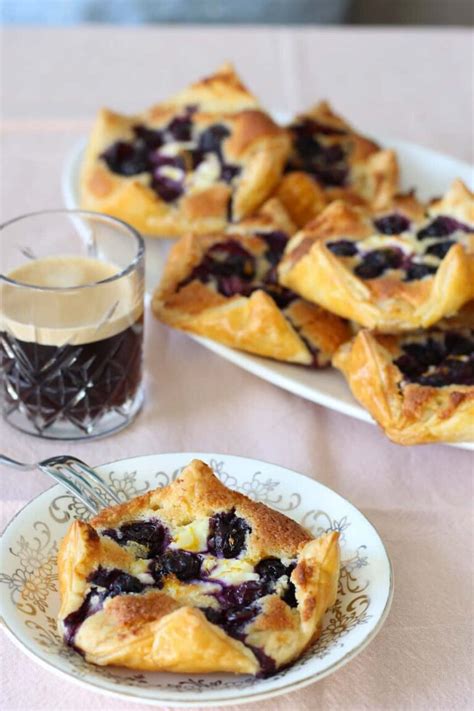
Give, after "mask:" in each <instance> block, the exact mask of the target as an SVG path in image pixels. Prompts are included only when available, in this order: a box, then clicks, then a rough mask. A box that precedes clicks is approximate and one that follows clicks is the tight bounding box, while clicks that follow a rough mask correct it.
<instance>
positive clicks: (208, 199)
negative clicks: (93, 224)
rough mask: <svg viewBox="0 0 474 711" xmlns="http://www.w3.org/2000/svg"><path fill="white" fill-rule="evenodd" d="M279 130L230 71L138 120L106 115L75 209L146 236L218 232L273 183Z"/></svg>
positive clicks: (282, 153) (280, 147)
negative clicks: (115, 221)
mask: <svg viewBox="0 0 474 711" xmlns="http://www.w3.org/2000/svg"><path fill="white" fill-rule="evenodd" d="M289 149H290V141H289V138H288V136H287V134H286V132H285V131H284V130H283V129H281V128H280V127H278V126H277V125H276V124H275V123H274V122H273V121H272V119H271V118H270V117H269V116H268V115H267V114H266V113H265V112H264V111H262V110H261V109H260V108H259V104H258V102H257V100H256V99H255V97H253V96H252V94H250V93H249V92H248V91H247V89H246V88H245V87H244V86H243V85H242V84H241V82H240V80H239V78H238V77H237V75H236V74H235V72H234V71H233V69H232V68H231V67H229V66H228V65H225V66H224V67H222V68H221V69H220V70H219V71H218V72H217V73H216V74H214V75H213V76H211V77H207V78H206V79H203V80H201V81H200V82H197V83H196V84H194V85H192V86H190V87H188V88H187V89H185V90H184V91H183V92H181V93H180V94H179V95H178V96H175V97H174V98H172V99H169V100H168V101H167V102H166V103H163V104H159V105H157V106H154V107H153V108H151V109H150V110H148V111H146V112H145V113H143V114H141V115H137V116H123V115H120V114H116V113H113V112H111V111H109V110H107V109H104V110H102V111H101V112H100V114H99V116H98V119H97V121H96V124H95V126H94V129H93V132H92V135H91V138H90V141H89V145H88V148H87V151H86V156H85V160H84V164H83V167H82V173H81V207H83V208H86V209H90V210H98V211H100V212H105V213H107V214H110V215H114V216H115V217H119V218H121V219H123V220H125V221H127V222H129V223H130V224H132V225H133V226H134V227H136V229H138V230H139V231H140V232H142V233H143V234H146V235H150V236H156V237H167V236H171V237H173V236H178V235H182V234H183V233H185V232H187V231H189V230H191V229H192V230H193V232H195V233H197V234H203V233H208V232H213V231H218V230H222V229H225V227H226V225H227V223H228V222H229V221H233V220H240V219H242V218H243V217H245V216H246V215H249V214H250V213H251V212H253V211H254V210H255V209H256V208H258V207H259V205H261V204H262V203H263V202H264V201H265V199H266V198H267V197H268V196H269V195H270V193H271V192H272V191H273V190H274V188H275V186H276V185H277V183H278V181H279V180H280V177H281V174H282V170H283V167H284V164H285V161H286V158H287V156H288V152H289Z"/></svg>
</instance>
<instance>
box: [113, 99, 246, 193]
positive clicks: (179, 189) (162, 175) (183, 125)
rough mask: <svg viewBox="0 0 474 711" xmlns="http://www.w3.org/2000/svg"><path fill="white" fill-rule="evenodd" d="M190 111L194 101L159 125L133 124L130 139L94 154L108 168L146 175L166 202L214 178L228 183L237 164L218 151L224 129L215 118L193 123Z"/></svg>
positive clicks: (193, 109)
mask: <svg viewBox="0 0 474 711" xmlns="http://www.w3.org/2000/svg"><path fill="white" fill-rule="evenodd" d="M196 111H197V106H188V107H186V109H185V110H184V112H183V113H182V114H180V115H178V116H175V117H174V118H173V119H172V120H171V121H170V122H169V123H168V124H167V125H166V126H165V127H164V128H161V129H154V128H149V127H147V126H144V125H143V124H138V125H136V126H134V127H133V133H134V136H133V138H132V139H131V140H128V141H117V142H116V143H113V144H112V145H111V146H109V148H107V149H106V150H105V151H104V152H103V153H102V154H101V156H100V158H101V159H102V160H103V161H105V163H106V164H107V167H108V168H109V170H111V171H112V172H113V173H117V174H119V175H123V176H127V177H130V176H133V175H140V174H148V180H149V185H150V187H151V188H153V190H154V191H155V192H156V193H157V195H159V197H160V198H161V199H162V200H164V201H165V202H169V203H172V202H175V201H176V200H177V199H178V198H179V197H181V195H183V194H184V193H185V192H188V191H192V190H200V189H204V188H207V187H209V186H211V185H213V184H214V183H216V182H219V181H222V182H225V183H227V184H229V185H231V186H232V185H233V182H234V179H235V178H237V177H238V175H239V173H240V171H241V168H240V166H238V165H234V164H231V163H227V162H226V160H225V158H224V155H223V151H222V143H223V141H224V140H225V139H226V138H227V137H228V136H230V130H229V128H228V127H227V126H224V124H220V123H215V124H211V125H210V126H208V127H207V128H205V129H202V128H200V127H198V126H197V125H196V124H195V123H194V122H193V115H194V114H195V113H196Z"/></svg>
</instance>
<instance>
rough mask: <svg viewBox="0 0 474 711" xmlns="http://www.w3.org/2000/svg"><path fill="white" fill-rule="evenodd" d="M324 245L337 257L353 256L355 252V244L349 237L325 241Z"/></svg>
mask: <svg viewBox="0 0 474 711" xmlns="http://www.w3.org/2000/svg"><path fill="white" fill-rule="evenodd" d="M326 247H327V248H328V249H329V250H330V251H331V252H332V253H333V254H335V255H336V256H337V257H354V256H355V255H356V254H357V251H358V250H357V244H356V243H355V242H352V241H351V240H349V239H339V240H337V242H327V243H326Z"/></svg>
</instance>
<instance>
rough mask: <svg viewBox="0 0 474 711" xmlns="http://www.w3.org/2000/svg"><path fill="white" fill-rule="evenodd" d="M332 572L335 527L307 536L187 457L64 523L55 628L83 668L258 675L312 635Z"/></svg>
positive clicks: (329, 600) (330, 589)
mask: <svg viewBox="0 0 474 711" xmlns="http://www.w3.org/2000/svg"><path fill="white" fill-rule="evenodd" d="M338 577H339V544H338V533H336V532H333V533H327V534H325V535H323V536H321V538H318V539H314V538H312V537H311V536H310V535H309V534H308V533H307V531H305V529H303V528H302V527H301V526H299V525H298V524H297V523H295V521H292V520H291V519H289V518H287V517H286V516H284V515H283V514H280V513H277V512H276V511H273V510H272V509H270V508H268V507H267V506H265V505H263V504H261V503H256V502H254V501H251V500H250V499H248V498H247V497H246V496H243V495H242V494H239V493H236V492H234V491H231V490H229V489H227V488H226V487H225V486H224V485H223V484H221V482H220V481H219V480H218V479H217V477H216V476H214V474H213V472H212V470H211V469H210V468H209V467H208V466H207V465H206V464H204V463H203V462H201V461H198V460H194V461H193V462H191V464H189V465H188V466H187V467H186V468H185V469H184V470H183V471H182V473H181V474H180V475H179V477H178V478H177V479H176V481H175V482H174V483H172V484H171V485H170V486H167V487H164V488H159V489H154V490H153V491H150V492H148V493H147V494H144V495H142V496H139V497H137V498H135V499H132V500H131V501H128V502H126V503H124V504H119V505H118V506H113V507H111V508H108V509H105V510H103V511H102V512H101V513H100V514H99V515H98V516H96V517H95V518H94V519H92V521H91V522H90V524H89V523H85V522H83V521H75V522H74V523H73V524H72V526H71V527H70V529H69V531H68V533H67V535H66V537H65V538H64V540H63V542H62V545H61V548H60V552H59V583H60V592H61V609H60V612H59V626H60V629H61V631H62V633H63V634H64V639H65V642H66V643H67V644H68V645H70V646H72V647H73V648H75V649H76V650H77V651H78V652H80V653H81V654H83V655H84V656H85V658H86V660H87V661H89V662H93V663H94V664H99V665H117V666H125V667H129V668H131V669H141V670H146V671H169V672H183V673H206V672H234V673H238V674H243V673H245V674H255V675H261V676H268V675H270V674H273V673H274V672H275V671H276V670H277V669H279V668H280V667H282V666H284V665H288V664H290V663H291V662H293V661H294V660H295V659H296V658H297V657H299V656H300V655H301V653H302V652H303V650H304V649H305V648H306V647H308V645H310V644H311V642H312V641H313V640H315V639H316V638H317V637H318V635H319V634H320V632H321V623H322V618H323V615H324V613H325V611H326V610H327V609H328V608H329V607H331V606H332V605H333V604H334V602H335V599H336V592H337V584H338Z"/></svg>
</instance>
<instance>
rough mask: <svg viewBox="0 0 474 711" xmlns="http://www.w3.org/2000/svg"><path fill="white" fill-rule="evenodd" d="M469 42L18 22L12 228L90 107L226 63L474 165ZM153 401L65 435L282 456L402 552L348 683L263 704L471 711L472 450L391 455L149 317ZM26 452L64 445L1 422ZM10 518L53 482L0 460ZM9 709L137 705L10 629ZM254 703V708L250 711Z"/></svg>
mask: <svg viewBox="0 0 474 711" xmlns="http://www.w3.org/2000/svg"><path fill="white" fill-rule="evenodd" d="M470 47H471V38H470V34H469V33H468V32H465V31H461V30H449V31H440V30H436V31H420V30H416V31H415V30H406V31H401V30H394V31H387V30H382V29H375V30H371V31H367V30H353V29H345V30H337V29H334V30H332V29H331V30H307V29H291V30H282V29H277V30H270V29H265V28H261V29H233V30H209V29H199V30H192V29H188V30H183V29H170V30H158V29H156V30H152V29H147V30H139V29H133V30H132V29H98V28H80V29H75V30H63V29H58V30H9V31H6V32H4V35H3V38H2V53H3V57H2V59H3V63H4V69H5V68H6V71H4V77H3V89H4V100H3V104H2V114H3V119H4V133H3V150H2V162H3V165H2V168H3V169H2V189H1V201H2V213H3V214H2V219H6V218H8V217H12V216H14V215H17V214H20V213H22V212H26V211H28V210H32V209H41V208H47V207H55V206H58V205H60V204H61V196H60V192H59V173H60V170H61V166H62V162H63V160H64V157H65V155H66V153H67V151H68V150H69V148H70V146H71V145H72V144H73V143H74V142H75V141H76V140H77V139H78V138H79V137H80V136H81V135H82V134H83V132H84V131H85V130H87V127H88V126H89V124H90V120H91V117H92V116H93V114H94V113H95V110H96V109H97V108H98V106H99V105H101V104H104V105H111V106H112V107H116V108H117V109H124V110H135V109H139V108H141V107H143V106H146V105H147V104H149V103H151V102H154V101H155V100H157V99H158V98H160V97H164V96H166V94H167V92H169V91H174V90H176V89H178V88H179V87H180V85H181V84H182V83H183V82H185V81H186V80H188V79H189V78H192V77H197V76H199V75H200V74H202V73H207V72H209V71H211V70H212V69H213V67H214V66H215V65H216V64H217V63H219V62H221V61H222V60H223V59H225V58H232V59H234V60H235V61H236V63H237V65H238V66H239V68H240V69H241V71H242V74H243V76H244V78H245V79H246V80H247V81H248V82H249V83H250V85H251V87H252V88H253V89H254V90H255V91H256V92H257V93H258V94H259V95H260V96H261V97H262V99H263V101H264V102H265V103H266V104H267V105H269V106H272V107H281V108H284V109H287V110H290V111H293V110H297V109H301V108H304V107H305V106H306V105H308V104H310V103H311V102H312V101H313V100H314V99H316V98H319V97H328V98H329V99H331V100H332V101H333V102H334V104H335V106H336V107H337V108H339V109H340V110H341V112H343V113H345V114H347V115H348V116H349V117H350V118H351V119H352V120H353V121H354V123H355V124H356V125H359V126H360V127H361V128H364V129H366V130H367V131H368V132H371V131H373V132H375V133H378V134H382V135H389V136H397V137H400V138H404V139H407V140H412V141H417V142H419V143H422V144H424V145H426V146H429V147H433V148H436V149H438V150H441V151H445V152H447V153H451V154H453V155H455V156H457V157H459V158H464V159H471V158H472V154H473V145H472V125H473V123H472V118H473V117H472V103H471V102H472V94H470V82H469V77H468V70H469V67H470V66H471V65H470V61H471V60H470ZM146 365H147V401H146V406H145V409H144V411H143V413H142V414H141V415H140V417H139V418H138V420H137V421H136V423H135V424H134V425H133V426H132V427H130V429H128V430H126V431H124V432H122V433H120V434H118V435H116V436H114V437H111V438H109V439H106V440H103V441H99V442H91V443H89V444H76V445H70V446H68V447H67V449H68V450H69V451H70V452H71V453H72V454H77V455H78V456H80V457H82V458H84V459H86V460H88V461H89V462H91V463H99V462H101V461H110V460H113V459H116V458H120V457H126V456H130V455H136V454H144V453H150V452H160V451H179V450H193V449H195V450H204V451H206V450H209V451H220V452H223V453H235V454H242V455H247V456H253V457H257V458H261V459H268V460H270V461H275V462H279V463H281V464H283V465H286V466H288V467H291V468H293V469H297V470H299V471H301V472H303V473H305V474H307V475H309V476H312V477H315V478H317V479H319V480H320V481H322V482H323V483H325V484H327V485H329V486H331V487H333V488H334V489H336V490H337V491H339V492H340V493H342V494H343V495H344V496H346V497H347V498H349V499H350V500H351V501H353V502H354V504H356V505H357V506H358V507H360V508H361V509H362V510H363V511H364V512H365V513H366V514H367V516H368V517H369V518H370V519H371V520H372V521H373V523H374V524H375V525H376V526H377V528H378V530H379V531H380V533H381V535H382V536H383V538H384V540H385V542H386V545H387V547H388V550H389V553H390V555H391V557H392V560H393V564H394V569H395V580H396V591H395V598H394V602H393V607H392V612H391V614H390V616H389V618H388V620H387V622H386V624H385V626H384V628H383V629H382V631H381V632H380V634H379V636H378V637H377V638H376V639H375V641H374V642H373V643H372V644H371V645H370V646H369V647H368V648H367V649H366V650H365V651H364V652H363V653H362V654H360V655H359V656H358V657H357V658H356V659H355V660H354V661H352V662H351V663H350V664H349V665H348V666H347V667H345V668H344V669H342V670H341V671H339V672H338V673H337V674H335V675H333V676H331V677H329V678H327V679H325V680H323V681H322V682H319V683H318V684H316V685H313V686H310V687H308V688H306V689H304V690H302V691H300V692H297V693H294V694H292V695H290V696H284V697H280V698H278V699H275V700H272V701H268V702H266V703H260V704H259V705H258V708H259V709H267V710H268V711H273V710H274V709H281V710H283V709H287V708H290V707H291V708H295V709H301V710H302V711H303V710H306V709H307V710H308V711H310V709H311V711H312V710H313V709H315V708H326V709H331V710H332V709H341V710H342V709H344V711H346V710H347V709H348V708H349V709H416V710H417V711H419V710H420V709H451V708H453V709H457V710H458V709H467V708H471V707H472V702H473V698H472V665H471V652H472V633H471V632H472V628H471V624H470V622H469V619H470V614H471V612H472V577H471V569H472V562H473V535H472V532H473V530H472V475H473V473H474V472H473V458H472V454H470V453H468V452H465V451H461V450H456V449H452V448H449V447H444V446H427V447H418V448H407V449H404V448H402V447H399V446H396V445H393V444H391V443H390V442H388V440H387V439H385V437H384V436H383V435H382V434H381V433H380V432H379V431H378V430H377V429H376V428H375V427H373V426H371V425H367V424H363V423H360V422H356V421H354V420H351V419H349V418H347V417H344V416H342V415H339V414H336V413H334V412H331V411H329V410H325V409H323V408H321V407H318V406H316V405H313V404H311V403H309V402H306V401H304V400H301V399H299V398H297V397H294V396H292V395H289V394H287V393H286V392H283V391H282V390H279V389H277V388H276V387H274V386H272V385H269V384H267V383H265V382H262V381H260V380H258V379H257V378H255V377H254V376H252V375H249V374H247V373H244V372H243V371H240V370H239V369H237V368H236V367H235V366H232V365H230V364H229V363H227V362H224V361H222V360H220V359H219V358H218V357H217V356H214V355H212V354H210V353H209V352H208V351H206V350H204V349H203V348H202V347H201V346H199V345H197V344H196V343H193V342H192V341H191V340H189V339H188V338H187V337H185V336H184V335H181V334H178V333H172V332H170V331H168V330H167V329H165V328H164V327H161V326H160V325H158V324H156V323H152V322H151V320H149V321H148V323H147V343H146ZM1 435H2V450H3V451H5V452H6V453H9V454H11V455H13V456H17V457H19V458H24V459H28V460H29V459H34V458H41V457H44V456H46V455H48V454H54V453H59V452H62V451H64V445H60V444H54V443H48V442H42V441H38V440H36V439H33V438H29V437H27V436H23V435H20V434H19V433H16V432H14V431H12V430H10V429H8V428H7V427H5V426H2V431H1ZM1 477H2V487H1V491H2V511H1V513H2V518H3V520H4V523H6V522H7V521H8V520H9V518H10V517H11V516H12V515H13V514H14V513H15V511H17V510H18V509H19V508H20V507H21V506H22V505H24V504H25V503H26V502H27V501H28V500H29V499H30V498H31V497H32V496H34V495H35V494H37V493H38V492H40V491H41V490H42V489H44V488H46V487H47V486H48V485H49V483H48V481H46V480H45V479H44V478H43V477H42V476H41V475H40V474H35V473H32V474H28V475H22V474H18V473H15V472H12V471H9V470H6V469H4V470H2V472H1ZM2 653H3V660H2V668H1V669H2V696H3V701H2V707H3V708H4V709H5V711H25V710H28V711H49V709H51V708H55V709H60V710H61V711H82V710H83V709H84V708H90V709H97V710H99V709H100V710H107V711H119V710H125V709H127V710H130V711H131V709H136V708H138V705H136V704H130V703H125V702H120V701H115V700H111V699H108V698H106V697H104V696H100V695H97V694H95V693H93V692H91V691H84V690H82V689H80V688H78V687H76V686H75V685H73V684H72V683H68V682H66V681H63V680H59V679H57V678H55V677H54V676H51V675H50V674H49V673H48V672H46V671H44V670H43V669H41V668H40V667H38V666H36V665H35V664H34V663H33V662H32V661H31V660H30V659H28V658H27V657H26V656H25V655H24V654H23V653H22V652H21V651H20V650H18V649H17V648H16V647H14V646H13V645H12V644H11V642H10V641H9V640H6V639H5V638H4V637H3V640H2ZM247 708H249V709H254V710H255V711H256V709H257V705H249V706H248V707H247Z"/></svg>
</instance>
